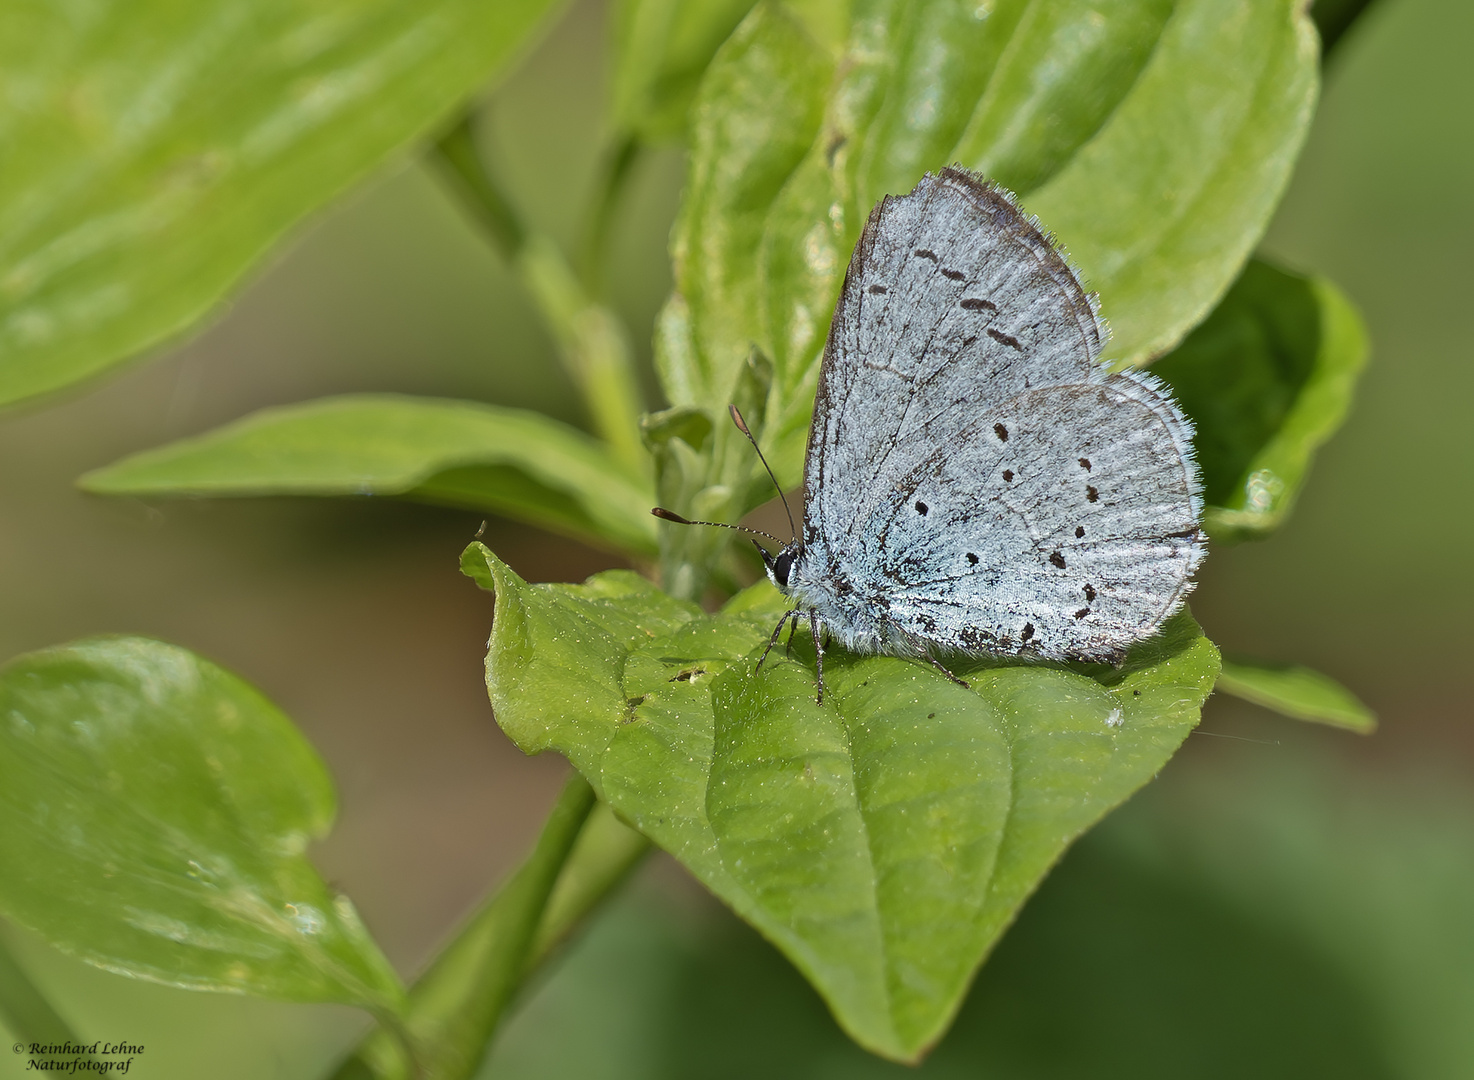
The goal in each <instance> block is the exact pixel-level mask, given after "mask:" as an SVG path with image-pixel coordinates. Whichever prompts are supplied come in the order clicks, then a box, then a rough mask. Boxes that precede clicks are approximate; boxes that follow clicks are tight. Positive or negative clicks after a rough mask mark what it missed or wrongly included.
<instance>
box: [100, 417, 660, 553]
mask: <svg viewBox="0 0 1474 1080" xmlns="http://www.w3.org/2000/svg"><path fill="white" fill-rule="evenodd" d="M78 483H79V484H80V485H81V486H82V488H83V489H84V490H86V491H91V492H94V493H96V494H99V495H159V496H209V497H215V498H220V497H226V496H231V497H234V496H243V495H399V496H403V497H405V498H411V499H420V500H424V501H427V502H438V503H448V504H450V505H453V506H466V507H471V508H473V509H477V510H486V511H490V512H492V513H496V514H502V515H504V516H506V517H511V518H518V519H520V520H523V521H530V522H532V523H533V524H535V525H541V526H544V527H546V528H549V529H553V530H555V531H558V532H563V533H567V534H569V535H572V536H576V537H578V538H580V539H583V540H589V541H592V542H594V543H598V544H603V545H613V546H616V547H618V548H621V549H623V550H625V551H631V552H635V553H638V554H649V553H652V552H654V550H655V525H654V520H655V519H654V518H652V517H651V516H650V513H649V510H650V504H651V502H652V495H651V491H650V488H649V486H648V484H647V483H646V482H645V481H644V480H643V479H641V478H640V477H638V476H635V475H632V474H631V473H630V472H629V471H627V470H626V469H624V468H622V467H621V466H620V465H618V464H617V463H616V462H615V461H614V460H613V459H612V458H611V456H610V455H609V454H608V452H607V451H605V450H604V449H603V448H602V447H601V446H600V445H599V444H598V443H597V442H595V441H594V440H593V439H591V438H589V437H588V436H587V435H584V434H583V433H582V432H579V431H575V430H574V429H573V428H570V427H567V426H566V425H564V424H560V423H558V422H557V421H555V420H550V419H548V418H547V417H545V416H543V415H541V414H540V413H535V412H528V411H525V410H521V409H508V408H501V407H498V406H495V405H481V404H477V403H475V402H469V401H447V400H439V399H435V398H412V397H401V396H397V395H390V394H373V395H369V394H362V395H350V396H345V397H336V398H323V399H321V400H319V401H310V402H306V403H305V404H300V405H289V406H286V407H284V408H277V409H263V410H262V411H261V412H258V413H253V414H251V415H250V416H247V417H245V418H244V419H241V420H237V421H235V422H234V423H232V424H227V425H226V426H225V427H222V428H218V429H216V430H215V431H211V432H208V433H206V434H204V435H200V436H197V437H195V438H192V439H184V440H181V441H180V442H176V443H171V444H169V445H168V446H162V447H158V448H156V449H153V450H145V451H143V452H142V453H139V454H134V455H133V456H132V457H127V458H124V459H123V460H122V461H119V462H117V463H115V464H112V465H108V466H106V467H105V468H101V469H97V470H95V471H94V472H90V473H88V474H87V475H85V476H83V477H82V478H81V479H80V480H79V481H78Z"/></svg>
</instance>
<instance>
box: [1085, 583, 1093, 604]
mask: <svg viewBox="0 0 1474 1080" xmlns="http://www.w3.org/2000/svg"><path fill="white" fill-rule="evenodd" d="M1085 599H1086V600H1089V601H1090V602H1091V603H1092V604H1093V603H1095V586H1094V585H1091V584H1090V583H1089V582H1086V584H1085Z"/></svg>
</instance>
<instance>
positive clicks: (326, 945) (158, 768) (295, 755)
mask: <svg viewBox="0 0 1474 1080" xmlns="http://www.w3.org/2000/svg"><path fill="white" fill-rule="evenodd" d="M0 717H3V720H0V910H3V911H4V913H5V914H6V915H7V916H9V917H10V918H12V919H14V920H15V921H16V922H18V923H20V924H21V925H23V926H27V927H29V928H30V929H32V930H34V931H35V932H36V933H38V934H40V935H41V936H42V937H44V938H45V939H46V940H47V941H49V942H51V943H52V944H53V945H55V946H56V947H57V948H59V949H62V950H63V951H65V952H69V953H72V954H73V955H76V956H79V957H81V958H82V959H84V960H86V961H88V962H89V963H92V964H96V965H97V966H99V967H103V968H107V969H108V970H110V971H117V972H120V973H122V974H125V975H130V976H133V977H135V978H141V979H149V980H152V981H154V982H160V983H166V984H169V985H172V986H181V987H187V988H190V989H196V990H222V991H233V992H237V993H249V994H260V995H264V996H268V997H276V998H286V999H289V1000H294V1001H343V1002H350V1003H353V1004H357V1005H362V1006H365V1007H367V1008H370V1009H373V1010H375V1011H378V1012H384V1011H392V1010H397V1009H398V1008H399V1006H400V1003H401V1000H402V991H401V988H400V986H399V981H398V979H397V978H396V976H395V974H394V971H393V969H392V968H390V967H389V964H388V962H387V961H386V960H385V959H384V957H383V955H382V954H381V953H380V952H379V950H378V948H377V947H376V946H375V944H374V942H373V939H372V938H370V937H369V935H368V933H367V931H365V930H364V928H363V925H362V924H361V923H360V922H359V920H358V915H357V913H356V912H355V911H354V910H353V905H352V904H350V903H349V902H348V899H347V898H346V897H343V896H335V895H333V894H332V893H331V892H330V891H329V889H328V887H327V886H326V885H325V884H324V883H323V881H322V879H321V878H320V877H318V875H317V872H316V871H315V870H313V868H312V866H311V864H310V863H308V861H307V859H306V858H305V856H304V854H303V852H304V850H305V849H306V847H307V844H308V843H309V841H311V840H313V839H315V838H318V837H321V836H322V835H324V834H325V833H326V832H327V830H328V827H329V825H330V824H331V822H332V818H333V812H334V807H333V790H332V783H331V781H330V780H329V778H328V774H327V771H326V770H325V769H324V768H323V765H322V762H321V761H320V760H319V759H318V757H317V755H316V754H315V753H314V752H313V750H312V747H310V746H309V745H308V744H307V742H306V740H304V739H303V738H302V736H301V734H300V733H299V732H298V731H297V729H296V728H294V727H293V726H292V723H291V721H290V720H288V719H287V718H286V717H285V716H283V715H282V713H281V712H280V711H279V710H278V709H277V708H276V707H275V706H273V705H272V704H271V702H269V701H267V700H266V699H265V698H264V697H262V696H261V694H260V693H259V692H258V691H256V690H255V689H253V688H252V687H251V686H250V685H248V684H247V683H245V682H243V681H241V680H240V679H238V678H236V677H235V676H234V675H231V674H229V673H228V672H225V671H222V670H221V669H220V668H218V667H216V666H215V665H213V664H211V663H208V662H207V661H205V660H202V659H200V658H199V657H197V656H195V655H194V654H192V653H190V652H187V651H185V650H184V649H180V648H176V647H174V646H172V645H165V644H162V643H160V642H157V641H149V640H147V639H145V638H127V637H120V638H94V639H90V640H87V641H80V642H76V643H74V644H71V645H63V646H59V647H57V648H52V649H45V650H42V651H40V652H35V653H29V654H27V655H24V656H21V657H19V658H17V659H15V660H13V661H11V662H10V663H9V664H7V665H6V666H5V667H4V668H3V669H0Z"/></svg>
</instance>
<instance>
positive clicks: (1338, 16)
mask: <svg viewBox="0 0 1474 1080" xmlns="http://www.w3.org/2000/svg"><path fill="white" fill-rule="evenodd" d="M1372 2H1373V0H1315V3H1314V4H1313V5H1312V6H1311V8H1310V17H1311V19H1313V20H1314V22H1315V28H1316V29H1317V30H1319V31H1320V58H1321V63H1325V61H1326V58H1327V57H1329V56H1330V55H1331V51H1332V50H1333V49H1335V47H1336V46H1337V45H1339V44H1340V43H1341V40H1342V39H1343V38H1345V36H1346V31H1348V30H1350V29H1351V27H1352V25H1353V24H1354V23H1355V22H1356V20H1357V19H1359V18H1361V16H1362V15H1363V14H1364V13H1365V12H1366V9H1367V8H1369V7H1370V6H1371V5H1372Z"/></svg>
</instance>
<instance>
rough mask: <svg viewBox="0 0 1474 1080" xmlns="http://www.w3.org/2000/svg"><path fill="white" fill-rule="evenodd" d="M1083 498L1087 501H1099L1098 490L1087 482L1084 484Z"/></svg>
mask: <svg viewBox="0 0 1474 1080" xmlns="http://www.w3.org/2000/svg"><path fill="white" fill-rule="evenodd" d="M1085 498H1086V500H1087V501H1089V502H1100V492H1098V491H1096V490H1095V488H1093V487H1091V486H1090V485H1089V484H1086V485H1085Z"/></svg>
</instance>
